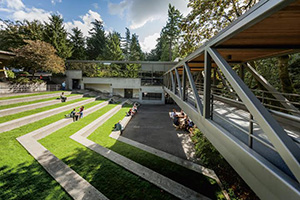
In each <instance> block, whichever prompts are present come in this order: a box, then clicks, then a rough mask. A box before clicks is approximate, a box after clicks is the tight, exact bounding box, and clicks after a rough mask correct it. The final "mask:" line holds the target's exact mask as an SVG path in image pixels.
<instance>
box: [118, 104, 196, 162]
mask: <svg viewBox="0 0 300 200" xmlns="http://www.w3.org/2000/svg"><path fill="white" fill-rule="evenodd" d="M173 108H175V109H176V110H177V111H180V109H179V108H178V106H177V105H174V104H172V105H170V104H166V105H142V106H141V107H139V110H138V113H137V115H136V116H134V117H133V118H132V120H131V121H130V123H129V124H128V126H127V127H126V129H125V130H124V131H123V134H122V136H123V137H125V138H128V139H130V140H134V141H136V142H139V143H141V144H145V145H147V146H150V147H152V148H155V149H158V150H161V151H163V152H166V153H169V154H172V155H174V156H177V157H179V158H182V159H185V160H187V159H188V158H190V159H191V157H192V156H190V153H193V152H192V151H193V149H184V147H183V145H182V144H183V143H184V141H183V140H184V135H185V136H187V137H188V133H187V132H185V131H183V130H175V128H174V127H173V122H172V119H170V117H169V112H171V111H172V109H173ZM191 160H192V159H191Z"/></svg>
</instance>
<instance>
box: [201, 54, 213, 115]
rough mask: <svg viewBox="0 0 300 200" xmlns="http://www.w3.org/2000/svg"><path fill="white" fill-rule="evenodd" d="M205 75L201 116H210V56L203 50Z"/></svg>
mask: <svg viewBox="0 0 300 200" xmlns="http://www.w3.org/2000/svg"><path fill="white" fill-rule="evenodd" d="M204 61H205V63H204V64H205V77H204V94H203V117H205V118H206V119H208V118H210V98H211V57H210V55H209V54H208V52H207V51H205V52H204Z"/></svg>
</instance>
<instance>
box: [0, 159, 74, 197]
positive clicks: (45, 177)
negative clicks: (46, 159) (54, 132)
mask: <svg viewBox="0 0 300 200" xmlns="http://www.w3.org/2000/svg"><path fill="white" fill-rule="evenodd" d="M0 176H1V179H0V199H5V200H8V199H30V200H40V199H71V198H70V197H69V195H68V194H67V193H66V192H65V191H64V190H63V189H62V188H61V187H60V185H59V184H58V183H57V182H56V181H55V180H54V179H52V178H51V176H50V175H49V174H47V172H46V171H45V170H44V169H43V168H42V167H41V165H39V164H38V163H37V162H32V163H29V162H25V163H22V164H19V165H18V166H17V167H14V168H10V167H8V166H2V167H1V168H0Z"/></svg>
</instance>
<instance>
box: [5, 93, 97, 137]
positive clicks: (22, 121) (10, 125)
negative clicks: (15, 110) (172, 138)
mask: <svg viewBox="0 0 300 200" xmlns="http://www.w3.org/2000/svg"><path fill="white" fill-rule="evenodd" d="M93 101H95V98H90V99H87V100H83V101H80V102H76V103H73V104H69V105H66V106H63V107H59V108H54V109H51V110H47V111H44V112H40V113H36V114H34V115H29V116H26V117H22V118H19V119H15V120H11V121H8V122H4V123H1V124H0V133H2V132H6V131H10V130H12V129H15V128H18V127H20V126H23V125H26V124H30V123H32V122H35V121H39V120H41V119H44V118H46V117H49V116H52V115H56V114H57V113H60V112H64V111H68V110H71V109H72V108H74V107H78V106H81V105H84V104H87V103H91V102H93Z"/></svg>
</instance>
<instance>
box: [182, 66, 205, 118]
mask: <svg viewBox="0 0 300 200" xmlns="http://www.w3.org/2000/svg"><path fill="white" fill-rule="evenodd" d="M184 69H185V71H186V75H187V77H188V79H189V83H190V86H191V88H192V91H193V93H194V97H195V100H196V105H197V110H198V113H199V114H200V115H202V114H203V105H202V103H201V100H200V97H199V94H198V90H197V88H196V85H195V82H194V79H193V76H192V74H191V71H190V68H189V66H188V64H187V63H184Z"/></svg>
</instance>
